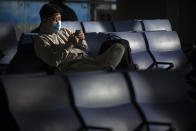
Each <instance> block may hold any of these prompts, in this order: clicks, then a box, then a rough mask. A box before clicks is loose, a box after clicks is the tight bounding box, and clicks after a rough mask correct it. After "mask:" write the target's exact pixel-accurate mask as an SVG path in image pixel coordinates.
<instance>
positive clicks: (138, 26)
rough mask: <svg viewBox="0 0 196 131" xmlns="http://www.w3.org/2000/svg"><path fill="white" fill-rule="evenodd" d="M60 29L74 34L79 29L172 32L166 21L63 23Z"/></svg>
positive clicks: (92, 30)
mask: <svg viewBox="0 0 196 131" xmlns="http://www.w3.org/2000/svg"><path fill="white" fill-rule="evenodd" d="M62 27H64V28H67V29H69V30H71V31H72V32H75V30H76V29H81V30H83V31H84V32H85V33H88V32H122V31H158V30H166V31H172V26H171V23H170V22H169V20H168V19H152V20H124V21H122V20H121V21H63V22H62Z"/></svg>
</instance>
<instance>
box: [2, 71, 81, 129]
mask: <svg viewBox="0 0 196 131" xmlns="http://www.w3.org/2000/svg"><path fill="white" fill-rule="evenodd" d="M1 80H2V83H3V86H4V89H5V91H6V94H7V98H8V104H9V108H10V111H11V113H12V114H13V116H14V118H15V119H16V122H17V124H18V125H19V127H20V130H21V131H51V130H52V131H65V130H66V131H76V130H78V129H79V128H81V124H80V122H79V120H78V118H77V117H76V115H75V113H74V111H73V109H72V106H71V105H70V103H71V102H70V98H69V95H70V94H69V93H68V85H67V84H66V83H65V81H64V79H63V78H61V77H59V76H39V77H26V75H24V77H14V76H10V77H3V78H1Z"/></svg>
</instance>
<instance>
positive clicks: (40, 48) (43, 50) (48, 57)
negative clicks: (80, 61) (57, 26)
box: [35, 38, 77, 67]
mask: <svg viewBox="0 0 196 131" xmlns="http://www.w3.org/2000/svg"><path fill="white" fill-rule="evenodd" d="M35 52H36V54H37V56H38V57H40V58H41V59H42V60H43V61H44V62H45V63H47V64H48V65H50V66H52V67H58V65H59V64H61V63H62V62H63V61H69V60H71V59H72V58H73V57H75V56H76V55H77V54H75V53H71V52H70V51H68V50H66V49H58V51H57V50H56V49H54V48H53V47H52V46H51V44H50V43H49V42H48V41H47V40H45V39H40V38H38V39H36V41H35Z"/></svg>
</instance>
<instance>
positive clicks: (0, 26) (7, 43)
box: [0, 22, 18, 64]
mask: <svg viewBox="0 0 196 131" xmlns="http://www.w3.org/2000/svg"><path fill="white" fill-rule="evenodd" d="M17 45H18V42H17V39H16V32H15V29H14V26H13V25H12V23H8V22H0V53H1V54H0V56H1V57H0V64H10V61H11V60H12V59H13V57H14V55H15V54H16V52H17Z"/></svg>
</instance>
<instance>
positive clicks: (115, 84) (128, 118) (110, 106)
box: [67, 73, 142, 131]
mask: <svg viewBox="0 0 196 131" xmlns="http://www.w3.org/2000/svg"><path fill="white" fill-rule="evenodd" d="M67 77H68V81H69V82H70V86H71V88H72V92H73V98H74V103H75V106H76V108H77V110H78V112H79V113H80V115H81V117H82V118H83V120H84V123H85V125H86V126H89V127H96V128H97V130H100V131H101V130H112V131H133V130H134V129H136V128H137V127H138V126H139V125H140V124H141V123H142V119H141V117H140V114H139V113H138V111H137V110H136V108H135V106H134V105H133V103H132V100H131V97H130V93H129V92H130V91H129V85H128V84H127V82H126V80H125V78H124V76H123V75H122V74H121V73H95V74H92V73H91V74H86V75H84V74H77V75H68V76H67Z"/></svg>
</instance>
